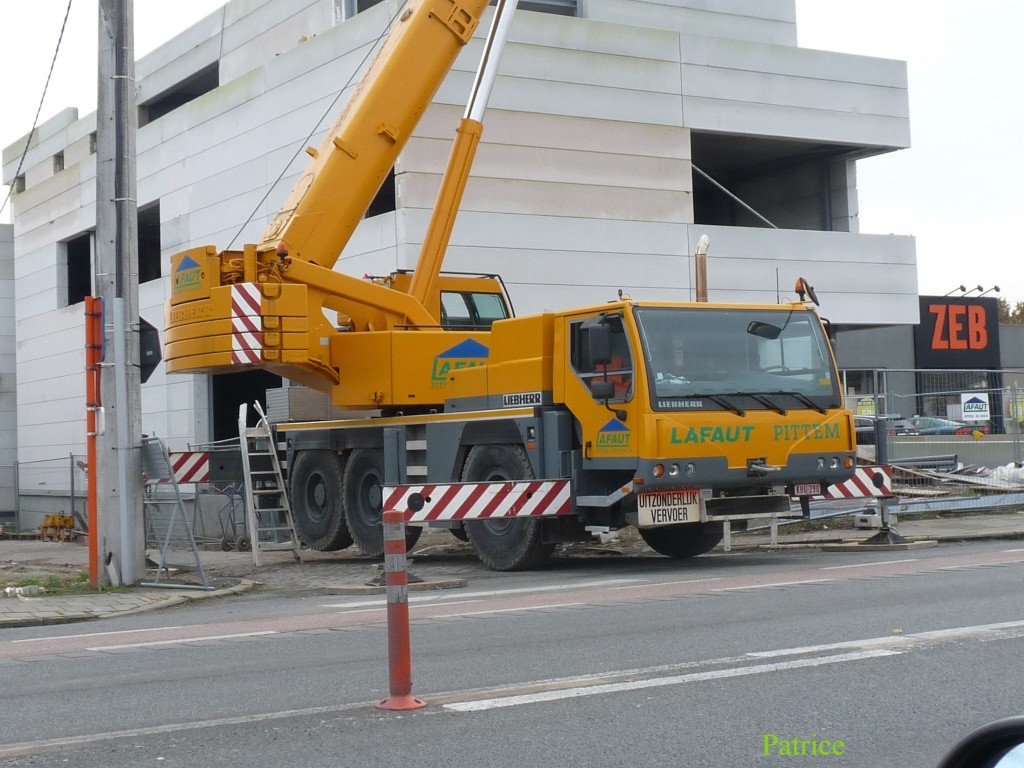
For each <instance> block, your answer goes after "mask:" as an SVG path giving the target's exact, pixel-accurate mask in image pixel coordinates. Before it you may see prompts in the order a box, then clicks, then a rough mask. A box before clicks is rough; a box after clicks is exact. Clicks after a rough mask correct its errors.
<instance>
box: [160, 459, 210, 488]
mask: <svg viewBox="0 0 1024 768" xmlns="http://www.w3.org/2000/svg"><path fill="white" fill-rule="evenodd" d="M168 458H170V460H171V471H173V472H174V479H175V480H176V481H178V482H179V483H206V482H209V480H210V453H209V452H208V451H187V452H184V453H170V454H168Z"/></svg>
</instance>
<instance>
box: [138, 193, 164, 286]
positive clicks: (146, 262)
mask: <svg viewBox="0 0 1024 768" xmlns="http://www.w3.org/2000/svg"><path fill="white" fill-rule="evenodd" d="M138 228H139V235H138V237H139V284H140V285H141V284H142V283H148V282H149V281H150V280H157V279H159V278H160V271H161V269H160V268H161V265H162V263H163V259H161V258H160V203H154V204H152V205H149V206H146V207H145V208H140V209H139V219H138Z"/></svg>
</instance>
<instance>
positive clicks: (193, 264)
mask: <svg viewBox="0 0 1024 768" xmlns="http://www.w3.org/2000/svg"><path fill="white" fill-rule="evenodd" d="M202 284H203V265H202V264H200V263H199V262H198V261H196V260H195V259H193V258H192V257H191V256H185V258H183V259H182V260H181V261H179V262H178V266H177V267H176V268H175V270H174V285H173V289H174V292H175V293H179V292H181V291H192V290H195V289H196V288H199V287H200V286H202Z"/></svg>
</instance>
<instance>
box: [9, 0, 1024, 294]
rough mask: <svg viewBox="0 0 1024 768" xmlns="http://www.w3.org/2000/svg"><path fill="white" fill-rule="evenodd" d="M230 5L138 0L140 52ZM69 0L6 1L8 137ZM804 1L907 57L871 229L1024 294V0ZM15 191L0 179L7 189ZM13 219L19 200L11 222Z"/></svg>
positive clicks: (872, 43) (65, 66)
mask: <svg viewBox="0 0 1024 768" xmlns="http://www.w3.org/2000/svg"><path fill="white" fill-rule="evenodd" d="M222 4H223V0H173V2H167V0H135V2H134V10H135V51H136V56H137V57H140V56H142V55H144V54H145V53H147V52H149V51H151V50H152V49H153V48H155V47H157V46H158V45H160V44H161V43H162V42H164V41H165V40H167V39H169V38H170V37H173V36H174V35H175V34H177V33H178V32H180V31H181V30H183V29H185V28H187V27H188V26H190V25H191V24H192V23H193V22H195V21H197V20H198V19H200V18H202V17H204V16H206V15H207V14H209V13H211V12H213V11H215V10H217V9H219V8H220V7H221V5H222ZM67 7H68V3H67V0H32V2H30V3H26V2H19V1H18V0H0V29H3V30H4V44H3V45H2V46H0V71H2V72H4V73H5V78H4V79H5V82H4V88H3V96H4V109H3V112H2V113H0V148H2V147H6V146H8V145H10V144H11V143H13V142H14V141H16V140H17V139H18V138H19V137H21V136H23V135H25V134H26V133H28V131H29V128H31V126H32V120H33V117H34V116H35V113H36V109H37V108H38V106H39V99H40V96H41V94H42V91H43V85H44V84H45V82H46V76H47V72H48V71H49V68H50V62H51V60H52V58H53V53H54V50H55V48H56V45H57V39H58V36H59V34H60V28H61V23H62V21H63V19H64V14H65V11H66V9H67ZM796 8H797V33H798V36H799V43H800V45H801V46H803V47H806V48H820V49H824V50H832V51H843V52H847V53H857V54H863V55H868V56H881V57H886V58H894V59H902V60H905V61H907V63H908V77H909V86H910V127H911V141H912V144H913V146H912V147H911V149H908V150H903V151H901V152H897V153H893V154H888V155H882V156H880V157H877V158H872V159H869V160H864V161H861V162H859V163H858V190H859V197H860V226H861V231H862V232H865V233H881V234H887V233H890V232H891V233H895V234H910V235H915V236H916V237H917V259H918V283H919V289H920V292H921V293H925V294H940V295H941V294H944V293H947V292H948V291H950V290H952V289H953V288H954V287H955V286H959V285H961V284H964V285H967V286H968V288H970V287H973V286H977V285H982V286H984V287H985V288H986V289H987V288H990V287H992V286H994V285H998V286H1000V288H1001V289H1002V292H1001V294H999V295H1001V296H1002V297H1003V298H1006V299H1007V300H1008V301H1010V303H1011V305H1012V304H1013V303H1015V302H1017V301H1024V268H1021V266H1020V262H1021V260H1022V256H1024V253H1022V250H1024V249H1022V245H1021V242H1020V241H1018V240H1017V239H1016V238H1015V237H1014V235H1013V232H1014V231H1016V230H1017V229H1019V228H1020V227H1019V225H1014V224H1013V222H1014V221H1018V219H1017V217H1018V216H1020V215H1021V214H1020V212H1018V211H1017V208H1016V206H1017V203H1018V202H1019V201H1020V199H1021V197H1022V195H1021V193H1020V190H1021V185H1022V180H1024V159H1022V158H1024V154H1022V152H1021V151H1020V148H1019V141H1018V140H1017V137H1018V134H1019V127H1020V126H1022V125H1024V108H1022V106H1021V105H1022V101H1024V99H1022V97H1021V91H1022V86H1021V83H1020V76H1021V75H1022V74H1024V62H1022V53H1021V50H1022V47H1024V44H1022V43H1021V40H1020V39H1019V38H1020V33H1021V30H1022V29H1024V3H1022V2H1020V1H1019V0H975V2H973V3H970V4H965V3H963V2H960V1H959V0H957V1H954V0H929V1H928V2H927V3H925V2H922V0H796ZM96 18H97V3H96V0H73V1H72V3H71V13H70V15H69V17H68V23H67V29H66V31H65V33H64V41H63V43H62V44H61V48H60V52H59V53H58V55H57V62H56V65H55V67H54V71H53V76H52V79H51V82H50V86H49V90H48V91H47V94H46V99H45V101H44V103H43V107H42V112H41V114H40V121H45V120H46V119H48V118H50V117H52V116H53V115H54V114H56V113H57V112H58V111H60V110H61V109H63V108H65V107H68V106H75V107H78V110H79V114H80V115H83V116H84V115H86V114H88V113H89V112H91V111H93V110H94V109H95V106H96V75H95V68H96V39H97V33H96ZM6 194H7V191H6V187H2V186H0V202H2V201H3V199H4V198H5V197H6ZM9 221H10V212H9V206H8V208H5V209H4V210H3V211H2V212H0V222H9ZM809 277H811V278H812V281H813V276H809ZM989 295H995V294H989Z"/></svg>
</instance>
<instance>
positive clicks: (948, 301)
mask: <svg viewBox="0 0 1024 768" xmlns="http://www.w3.org/2000/svg"><path fill="white" fill-rule="evenodd" d="M919 298H920V302H921V322H920V324H919V325H916V326H915V327H914V356H915V358H916V360H917V367H918V368H999V367H1000V358H999V307H998V304H997V302H996V300H995V299H990V298H977V299H972V298H956V297H952V296H921V297H919Z"/></svg>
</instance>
